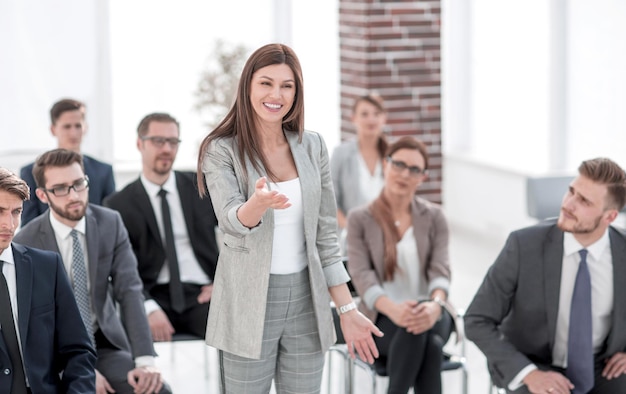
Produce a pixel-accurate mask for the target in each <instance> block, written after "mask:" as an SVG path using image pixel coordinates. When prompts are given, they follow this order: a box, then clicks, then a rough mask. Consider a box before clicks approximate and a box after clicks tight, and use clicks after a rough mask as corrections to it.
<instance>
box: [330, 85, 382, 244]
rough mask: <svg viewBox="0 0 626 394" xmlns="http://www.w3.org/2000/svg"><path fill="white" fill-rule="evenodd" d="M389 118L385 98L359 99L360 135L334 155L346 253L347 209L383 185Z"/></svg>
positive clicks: (356, 117) (354, 111)
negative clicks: (385, 134) (385, 130)
mask: <svg viewBox="0 0 626 394" xmlns="http://www.w3.org/2000/svg"><path fill="white" fill-rule="evenodd" d="M386 121H387V111H386V110H385V107H384V104H383V100H382V98H380V97H379V96H376V95H373V94H370V95H366V96H361V97H359V98H357V99H356V101H355V102H354V106H353V107H352V123H353V124H354V127H355V128H356V137H357V138H356V140H353V141H346V142H344V143H342V144H341V145H339V146H338V147H337V148H335V150H334V151H333V155H332V157H331V161H330V171H331V176H332V178H333V187H334V190H335V200H336V202H337V224H338V226H339V229H338V230H339V236H340V244H341V246H342V248H343V249H344V250H343V253H344V255H345V252H346V251H345V249H346V248H345V227H346V217H347V216H348V212H349V211H350V210H351V209H353V208H356V207H358V206H360V205H363V204H367V203H368V202H370V201H372V200H373V199H375V198H376V196H378V193H380V190H381V189H382V187H383V171H382V163H383V158H384V154H385V150H386V149H387V140H386V139H385V136H384V134H383V129H384V127H385V122H386Z"/></svg>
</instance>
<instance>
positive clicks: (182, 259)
mask: <svg viewBox="0 0 626 394" xmlns="http://www.w3.org/2000/svg"><path fill="white" fill-rule="evenodd" d="M140 180H141V183H142V184H143V187H144V188H145V189H146V192H147V193H148V198H149V199H150V203H151V204H152V210H153V211H154V216H155V217H156V221H157V225H158V226H159V232H160V233H161V241H162V242H163V245H165V231H164V230H163V215H162V212H161V197H159V190H161V188H163V189H164V190H165V191H166V192H167V194H166V198H167V203H168V205H169V208H170V215H171V216H172V217H171V220H172V231H173V232H174V242H175V243H176V256H177V257H178V271H179V275H180V281H181V282H183V283H194V284H198V285H207V284H210V283H211V279H210V278H209V276H208V275H207V274H206V273H205V272H204V270H203V269H202V267H200V263H198V260H197V259H196V255H195V254H194V252H193V248H192V246H191V240H190V239H189V233H187V222H186V221H185V215H184V214H183V206H182V203H181V202H180V196H179V194H178V188H177V187H176V176H175V174H174V172H170V176H169V177H168V178H167V181H165V183H164V184H163V185H162V186H161V185H157V184H156V183H152V182H150V181H149V180H148V178H146V177H145V176H144V175H143V174H141V176H140ZM169 282H170V268H169V265H168V262H167V259H166V260H165V264H163V267H162V268H161V272H160V273H159V276H158V277H157V283H159V284H166V283H169ZM145 308H146V314H147V315H149V314H150V313H152V312H154V311H155V310H157V309H161V308H160V307H159V305H158V304H157V303H156V301H154V300H147V301H146V302H145Z"/></svg>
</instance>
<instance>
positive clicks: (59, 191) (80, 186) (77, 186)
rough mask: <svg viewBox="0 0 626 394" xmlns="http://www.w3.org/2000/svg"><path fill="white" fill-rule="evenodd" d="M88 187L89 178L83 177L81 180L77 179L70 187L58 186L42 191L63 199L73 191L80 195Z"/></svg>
mask: <svg viewBox="0 0 626 394" xmlns="http://www.w3.org/2000/svg"><path fill="white" fill-rule="evenodd" d="M88 187H89V177H88V176H87V175H85V177H84V178H83V179H79V180H77V181H76V182H74V183H72V184H71V185H70V186H65V185H60V186H55V187H53V188H51V189H43V190H45V191H46V192H48V193H52V194H54V195H55V196H57V197H63V196H67V195H68V194H70V191H71V190H72V189H74V191H75V192H76V193H80V192H82V191H84V190H86V189H87V188H88Z"/></svg>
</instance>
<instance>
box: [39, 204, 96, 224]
mask: <svg viewBox="0 0 626 394" xmlns="http://www.w3.org/2000/svg"><path fill="white" fill-rule="evenodd" d="M79 202H80V204H81V207H80V209H79V210H78V211H75V212H74V211H70V210H69V209H63V208H62V207H61V206H59V205H56V204H54V203H53V202H52V201H50V199H48V205H50V209H51V210H53V211H54V212H55V213H56V214H57V215H59V216H60V217H62V218H64V219H67V220H72V221H75V222H77V221H79V220H80V219H82V218H83V217H84V216H85V212H86V211H87V204H86V203H84V202H82V201H79ZM75 203H76V201H73V202H71V203H69V204H75ZM69 204H68V205H69Z"/></svg>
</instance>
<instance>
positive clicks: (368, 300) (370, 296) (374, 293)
mask: <svg viewBox="0 0 626 394" xmlns="http://www.w3.org/2000/svg"><path fill="white" fill-rule="evenodd" d="M384 295H386V293H385V290H383V288H382V287H381V286H380V285H374V286H371V287H370V288H369V289H367V290H366V291H365V294H363V297H362V299H363V302H364V303H365V305H366V306H367V307H368V308H369V309H371V310H373V311H375V310H376V308H375V307H374V304H376V300H378V298H379V297H381V296H384Z"/></svg>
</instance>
